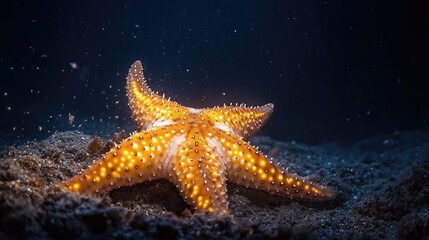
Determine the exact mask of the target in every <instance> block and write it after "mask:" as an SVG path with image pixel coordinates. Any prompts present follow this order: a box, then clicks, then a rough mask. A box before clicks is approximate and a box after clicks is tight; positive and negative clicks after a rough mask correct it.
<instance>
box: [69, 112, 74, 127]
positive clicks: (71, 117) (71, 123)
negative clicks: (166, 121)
mask: <svg viewBox="0 0 429 240" xmlns="http://www.w3.org/2000/svg"><path fill="white" fill-rule="evenodd" d="M73 123H74V115H72V114H71V113H69V124H70V125H73Z"/></svg>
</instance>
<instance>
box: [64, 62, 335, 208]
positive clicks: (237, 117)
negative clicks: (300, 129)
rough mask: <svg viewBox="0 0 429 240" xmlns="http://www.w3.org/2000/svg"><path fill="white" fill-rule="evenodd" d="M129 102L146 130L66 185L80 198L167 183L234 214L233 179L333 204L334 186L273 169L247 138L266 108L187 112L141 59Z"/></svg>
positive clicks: (196, 203)
mask: <svg viewBox="0 0 429 240" xmlns="http://www.w3.org/2000/svg"><path fill="white" fill-rule="evenodd" d="M126 88H127V96H128V99H129V106H130V108H131V112H132V117H133V119H134V120H135V121H136V123H137V125H138V129H139V131H138V132H137V133H134V134H132V135H131V136H130V137H129V138H127V139H125V140H124V141H123V142H121V143H120V144H119V145H117V146H116V147H114V148H113V149H111V150H110V151H109V152H108V153H106V154H105V155H104V156H103V157H102V158H101V159H99V160H97V161H95V162H94V164H92V165H91V166H90V167H89V168H88V169H86V170H84V171H83V172H82V173H80V174H79V175H77V176H75V177H73V178H71V179H69V180H68V181H66V182H64V183H63V184H62V186H63V187H64V188H66V189H69V190H72V191H75V192H79V193H101V192H106V191H109V190H112V189H115V188H119V187H121V186H129V185H133V184H137V183H141V182H144V181H150V180H154V179H160V178H165V179H168V180H169V181H171V182H172V183H174V184H175V185H176V187H177V188H178V189H179V190H180V193H181V194H182V196H183V197H184V199H185V200H186V201H187V203H188V204H190V205H192V206H193V207H194V208H195V209H196V210H198V211H209V212H213V213H228V203H227V199H226V181H227V180H228V181H230V182H233V183H236V184H239V185H242V186H245V187H248V188H255V189H261V190H265V191H268V192H271V193H276V194H280V195H284V196H287V197H289V198H292V199H299V200H305V201H324V200H330V199H333V198H334V196H335V194H334V193H333V192H332V191H331V190H330V189H328V188H326V187H322V186H319V185H316V184H314V183H312V182H310V181H306V180H305V179H303V178H300V177H298V176H296V175H293V174H291V173H288V172H287V171H286V170H285V169H283V168H281V167H280V166H279V165H277V164H276V163H274V162H273V161H272V160H271V159H269V158H268V157H267V156H266V155H264V154H263V153H262V152H261V151H259V150H258V148H256V147H254V146H252V145H251V144H250V143H249V142H247V141H246V139H248V138H250V137H251V136H252V135H254V134H255V133H256V132H257V131H258V130H259V129H260V128H261V127H262V125H263V124H264V123H265V122H266V121H267V119H268V117H269V116H270V115H271V113H272V112H273V108H274V105H273V104H266V105H264V106H261V107H246V106H244V105H240V106H223V107H213V108H206V109H194V108H190V107H185V106H182V105H180V104H178V103H177V102H174V101H171V100H170V99H166V98H164V96H159V95H157V94H155V93H154V92H153V91H152V90H151V89H150V88H149V87H148V86H147V84H146V81H145V79H144V77H143V68H142V65H141V63H140V61H136V62H135V63H134V64H133V65H132V66H131V68H130V71H129V73H128V77H127V87H126Z"/></svg>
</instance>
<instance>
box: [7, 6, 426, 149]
mask: <svg viewBox="0 0 429 240" xmlns="http://www.w3.org/2000/svg"><path fill="white" fill-rule="evenodd" d="M2 5H3V6H2V14H1V16H0V17H1V23H0V24H1V29H2V37H1V38H0V49H1V51H0V75H1V76H2V77H1V81H0V90H1V97H0V114H1V119H0V132H1V140H2V142H3V143H2V145H3V146H4V144H5V143H6V142H7V143H8V144H10V143H14V142H16V141H18V140H28V139H43V138H44V137H47V136H49V135H50V134H52V133H53V132H55V131H59V130H71V129H79V130H81V131H83V132H85V133H89V134H98V135H101V136H106V137H108V136H111V134H112V133H113V132H114V131H119V130H123V129H130V130H131V129H135V125H134V123H133V122H132V121H131V118H130V117H129V115H130V114H129V109H128V106H127V100H126V96H125V92H124V90H125V77H126V73H127V71H128V69H129V67H130V65H131V64H132V63H133V62H134V61H135V60H137V59H139V60H141V61H142V63H143V66H144V68H145V76H146V78H147V79H148V80H149V85H150V86H151V87H152V88H153V89H154V90H155V91H159V92H160V93H165V94H166V96H167V97H171V98H172V99H173V100H175V101H178V102H180V103H182V104H184V105H187V106H192V107H198V108H199V107H210V106H213V105H223V104H224V103H226V104H229V103H230V102H232V103H246V104H247V105H263V104H265V103H268V102H271V103H274V104H275V110H274V114H273V115H272V117H271V119H270V121H269V122H268V124H267V125H266V126H265V127H264V128H263V131H262V133H261V134H262V135H267V136H270V137H272V138H274V139H278V140H297V141H300V142H305V143H310V144H315V143H321V142H339V143H347V142H351V141H355V140H358V139H362V138H365V137H368V136H372V135H374V134H378V133H391V132H394V131H400V130H417V129H427V128H428V124H429V122H428V121H429V111H428V106H429V97H428V91H429V82H428V81H427V77H428V74H427V71H424V69H425V67H426V66H427V53H428V51H427V50H428V47H427V40H428V38H427V36H425V32H426V30H424V29H425V28H424V26H426V27H427V23H428V17H427V16H426V15H427V14H425V13H424V12H423V8H419V7H418V6H417V5H415V4H411V3H407V2H405V1H402V2H401V1H388V2H386V1H359V2H347V1H268V2H267V1H208V2H206V1H204V2H201V1H78V2H73V1H30V2H27V1H7V2H5V3H3V4H2ZM69 114H71V115H72V116H74V122H73V124H69Z"/></svg>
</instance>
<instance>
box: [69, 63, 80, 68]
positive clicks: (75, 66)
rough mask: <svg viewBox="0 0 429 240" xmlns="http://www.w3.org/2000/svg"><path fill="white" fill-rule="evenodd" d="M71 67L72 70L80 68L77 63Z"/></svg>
mask: <svg viewBox="0 0 429 240" xmlns="http://www.w3.org/2000/svg"><path fill="white" fill-rule="evenodd" d="M70 67H71V68H72V69H78V68H79V66H78V65H77V63H75V62H71V63H70Z"/></svg>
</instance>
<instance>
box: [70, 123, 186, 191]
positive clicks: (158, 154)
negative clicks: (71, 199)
mask: <svg viewBox="0 0 429 240" xmlns="http://www.w3.org/2000/svg"><path fill="white" fill-rule="evenodd" d="M178 138H180V136H176V135H175V131H174V130H173V131H169V128H168V127H167V128H166V127H160V128H158V129H153V130H150V131H149V130H148V131H144V132H139V133H136V134H133V135H132V136H130V137H129V138H127V139H125V140H124V141H122V142H121V143H120V144H119V145H116V147H114V148H113V149H112V150H110V151H109V152H108V153H106V154H105V155H104V156H103V157H102V158H100V159H99V160H97V161H95V162H94V163H93V164H92V165H91V166H90V167H89V168H88V169H86V170H84V171H83V172H82V173H80V174H79V175H77V176H75V177H73V178H71V179H69V180H67V181H66V182H64V183H63V184H62V187H63V188H66V189H68V190H71V191H75V192H80V193H99V192H106V191H109V190H112V189H115V188H119V187H121V186H130V185H134V184H137V183H140V182H143V181H149V180H154V179H158V178H164V177H166V175H167V174H166V171H165V169H163V166H164V163H163V162H165V161H168V159H171V152H170V151H166V149H167V148H169V145H167V143H169V142H170V143H171V142H173V143H174V142H175V141H177V140H178Z"/></svg>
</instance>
